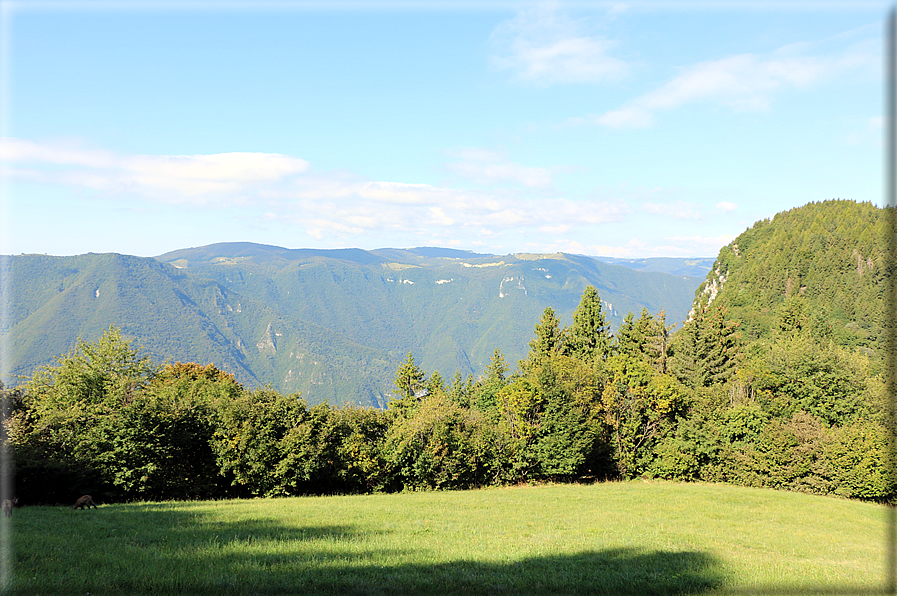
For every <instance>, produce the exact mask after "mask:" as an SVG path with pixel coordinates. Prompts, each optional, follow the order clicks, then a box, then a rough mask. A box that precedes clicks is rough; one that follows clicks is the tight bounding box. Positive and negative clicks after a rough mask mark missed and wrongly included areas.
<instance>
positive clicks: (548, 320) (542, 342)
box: [520, 306, 564, 370]
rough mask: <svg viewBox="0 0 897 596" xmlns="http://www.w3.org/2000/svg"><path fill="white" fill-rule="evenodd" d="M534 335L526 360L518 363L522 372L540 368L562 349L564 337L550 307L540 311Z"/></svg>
mask: <svg viewBox="0 0 897 596" xmlns="http://www.w3.org/2000/svg"><path fill="white" fill-rule="evenodd" d="M534 333H535V334H536V337H534V338H533V339H532V340H530V342H529V353H528V354H527V356H526V359H525V360H522V361H521V362H520V368H521V369H523V370H529V369H532V368H535V367H538V366H540V365H541V364H542V363H543V362H545V361H546V360H547V359H548V358H551V357H552V356H554V355H555V354H559V353H560V352H561V349H562V347H563V341H564V336H563V333H562V332H561V327H560V321H559V320H558V318H557V315H556V314H555V313H554V309H553V308H551V307H550V306H547V307H545V310H544V311H542V317H541V318H540V319H539V322H538V323H536V328H535V330H534Z"/></svg>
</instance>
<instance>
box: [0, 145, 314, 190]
mask: <svg viewBox="0 0 897 596" xmlns="http://www.w3.org/2000/svg"><path fill="white" fill-rule="evenodd" d="M0 159H2V160H3V162H4V165H5V169H4V175H5V176H8V177H10V178H13V179H14V178H22V179H28V180H31V181H35V182H44V183H51V184H62V185H69V186H80V187H85V188H90V189H94V190H100V191H106V192H118V193H132V192H139V193H142V194H144V195H148V196H153V197H155V198H160V199H162V200H167V201H173V202H180V201H191V202H198V203H202V202H206V201H207V200H212V199H217V200H220V199H221V197H222V196H230V197H231V198H234V197H236V196H239V195H240V194H241V193H244V192H247V191H249V190H250V189H252V187H254V186H257V185H259V184H264V183H271V182H276V181H280V180H282V179H284V178H287V177H289V176H293V175H296V174H300V173H302V172H305V171H306V170H307V169H308V167H309V164H308V162H307V161H305V160H302V159H298V158H295V157H289V156H286V155H279V154H275V153H218V154H213V155H120V154H116V153H113V152H111V151H106V150H100V149H90V148H83V147H80V146H77V145H75V144H72V143H64V142H48V143H37V142H34V141H29V140H26V139H16V138H3V139H0ZM48 166H52V167H48Z"/></svg>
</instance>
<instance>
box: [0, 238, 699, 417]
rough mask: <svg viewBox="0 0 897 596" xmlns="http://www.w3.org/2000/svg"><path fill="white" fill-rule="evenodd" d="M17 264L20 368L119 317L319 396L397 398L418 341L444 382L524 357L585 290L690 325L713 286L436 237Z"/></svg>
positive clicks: (161, 352) (153, 345)
mask: <svg viewBox="0 0 897 596" xmlns="http://www.w3.org/2000/svg"><path fill="white" fill-rule="evenodd" d="M7 266H8V268H9V269H8V272H7V275H8V276H9V279H10V281H11V283H10V286H9V287H11V294H12V295H11V296H10V300H9V304H10V310H9V317H8V320H7V322H6V324H7V328H5V329H2V330H0V331H2V333H3V335H4V336H5V337H6V339H7V342H8V343H7V345H8V346H9V348H10V352H11V358H10V361H11V362H12V363H13V369H12V371H11V372H12V374H14V375H28V374H30V373H31V371H33V370H34V369H35V368H36V367H38V366H41V365H45V364H48V363H50V362H52V359H53V357H54V356H56V355H58V354H61V353H65V352H67V351H68V350H69V349H71V347H72V346H73V345H74V344H75V341H76V339H77V338H78V337H81V338H82V339H84V340H85V341H94V340H96V339H97V338H98V337H99V336H100V335H101V334H102V332H103V331H104V330H106V329H108V328H109V326H110V325H115V326H117V327H120V328H121V329H122V333H123V334H124V335H125V336H127V337H130V338H133V339H134V344H135V345H136V346H143V348H144V350H145V352H146V353H148V354H149V355H151V356H152V357H153V358H154V359H155V360H157V361H158V362H163V361H165V360H169V359H170V360H172V361H195V362H200V363H210V362H211V363H214V364H215V365H216V366H218V367H219V368H221V369H222V370H226V371H228V372H232V373H233V374H234V375H235V376H236V378H237V380H239V381H240V382H241V383H245V384H247V385H248V386H257V385H260V384H271V385H272V386H273V387H274V388H276V389H277V390H280V391H285V392H290V391H301V392H302V394H303V396H304V397H305V398H306V399H307V400H308V401H309V402H310V403H317V402H320V401H322V400H328V401H330V402H331V403H346V402H354V403H362V404H373V405H383V404H384V402H385V401H386V400H387V399H388V398H389V396H390V392H391V389H392V386H391V382H392V377H393V375H394V372H395V370H396V367H397V365H398V364H399V362H401V361H402V359H403V358H404V357H405V356H406V355H407V354H408V352H409V351H411V352H414V354H415V355H416V357H417V358H418V361H419V362H420V363H421V364H422V365H423V366H425V367H426V368H427V369H428V370H439V371H442V372H443V374H444V375H446V376H447V377H449V376H451V375H452V374H453V373H454V372H455V371H460V372H461V373H462V374H465V375H466V374H468V373H473V374H477V373H479V372H481V371H482V370H483V368H484V367H485V366H486V365H487V364H488V362H489V358H490V356H491V355H492V353H493V351H494V350H495V349H496V348H498V349H500V350H502V351H503V352H504V353H505V354H506V356H507V357H508V359H509V361H511V362H514V361H516V360H517V359H519V358H521V357H522V356H523V355H524V353H525V351H526V347H527V344H528V342H529V340H530V338H531V335H532V328H533V325H534V324H535V322H536V321H537V320H538V318H539V316H540V314H541V312H542V310H543V309H544V308H545V307H546V306H548V305H551V306H553V307H554V308H555V309H556V310H557V312H558V314H559V315H560V316H561V317H566V318H568V319H569V317H570V315H571V313H572V311H573V309H574V308H575V306H576V304H577V303H578V301H579V298H580V295H581V293H582V291H583V289H584V288H585V287H586V286H587V285H590V284H591V285H594V286H595V287H596V288H597V289H598V291H599V292H600V295H601V299H602V300H603V301H604V302H605V310H606V313H607V317H608V321H609V322H610V323H611V325H612V327H614V328H616V326H618V325H619V324H620V323H621V322H622V319H623V317H624V316H625V315H626V314H627V313H628V312H629V311H633V312H636V313H637V312H640V311H641V310H642V308H647V309H648V310H649V311H650V312H652V313H656V312H659V311H660V310H661V309H666V312H667V320H668V321H670V322H674V321H681V320H684V318H685V317H686V314H687V312H688V309H689V307H690V304H691V301H692V299H693V297H694V291H695V288H696V287H697V286H698V285H699V283H700V279H699V278H696V277H688V276H674V275H668V274H664V273H657V272H651V273H645V272H639V271H635V270H633V269H631V268H626V267H622V266H616V265H609V264H605V263H602V262H599V261H597V260H595V259H593V258H591V257H581V256H573V255H565V254H556V255H506V256H495V255H483V254H476V253H469V252H466V251H458V250H454V249H444V248H434V247H424V248H417V249H408V250H400V249H382V250H377V251H364V250H360V249H340V250H317V249H286V248H281V247H274V246H265V245H258V244H251V243H226V244H216V245H210V246H204V247H198V248H190V249H183V250H179V251H175V252H172V253H168V254H166V255H162V256H160V257H157V258H156V259H149V258H140V257H133V256H127V255H118V254H102V255H98V254H89V255H80V256H74V257H49V256H45V255H21V256H13V257H8V258H7ZM10 381H11V379H5V380H4V382H7V383H9V382H10ZM12 384H14V381H13V383H12Z"/></svg>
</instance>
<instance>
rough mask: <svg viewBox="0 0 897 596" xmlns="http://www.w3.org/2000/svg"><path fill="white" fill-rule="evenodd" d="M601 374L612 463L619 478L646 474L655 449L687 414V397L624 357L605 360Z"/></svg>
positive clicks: (639, 361) (671, 380) (675, 383)
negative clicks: (677, 421)
mask: <svg viewBox="0 0 897 596" xmlns="http://www.w3.org/2000/svg"><path fill="white" fill-rule="evenodd" d="M606 370H607V373H608V379H607V383H606V385H605V387H604V391H603V393H602V395H601V400H602V404H603V408H604V415H605V420H606V423H607V425H608V427H609V428H610V432H611V443H612V445H613V448H614V457H615V460H616V464H617V468H618V472H619V474H620V476H622V477H623V478H633V477H636V476H639V475H641V474H644V473H646V472H647V471H648V469H649V467H650V465H651V459H652V457H653V452H654V448H655V446H656V445H657V444H658V443H659V442H661V441H662V439H663V438H664V437H665V436H666V435H667V434H669V433H671V431H672V429H673V428H674V424H675V422H676V420H677V418H679V417H681V416H683V415H684V414H685V413H686V408H687V403H688V391H687V389H686V388H685V387H684V386H683V385H682V384H681V383H679V381H677V380H676V379H674V378H673V377H670V376H669V375H663V374H658V373H657V372H656V371H655V370H654V369H653V368H652V367H651V365H650V364H649V363H648V362H646V361H645V360H642V359H639V358H635V357H633V356H629V355H626V354H617V355H615V356H612V357H611V358H610V359H608V362H607V369H606ZM666 448H667V449H669V445H668V446H667V447H666Z"/></svg>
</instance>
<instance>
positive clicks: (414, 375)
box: [388, 352, 441, 415]
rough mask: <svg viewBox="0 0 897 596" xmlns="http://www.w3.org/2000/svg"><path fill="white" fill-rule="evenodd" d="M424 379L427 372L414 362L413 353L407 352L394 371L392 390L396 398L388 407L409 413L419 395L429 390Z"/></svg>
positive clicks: (417, 401) (416, 402)
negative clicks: (393, 387) (393, 386)
mask: <svg viewBox="0 0 897 596" xmlns="http://www.w3.org/2000/svg"><path fill="white" fill-rule="evenodd" d="M426 379H427V373H425V372H424V371H423V370H422V369H421V368H420V367H419V366H418V365H417V363H415V362H414V354H412V353H411V352H408V356H407V357H405V360H404V361H403V362H402V364H401V365H399V369H398V370H397V371H396V377H395V379H394V380H393V384H394V385H395V389H393V391H392V392H393V393H394V394H395V396H396V398H397V399H394V400H393V401H391V402H389V406H388V407H389V409H390V410H393V411H395V412H398V413H399V414H402V415H405V414H408V413H410V412H411V411H412V410H413V409H414V407H415V406H416V405H417V404H418V403H419V402H420V397H422V396H423V394H425V393H427V391H428V390H429V387H428V385H427V380H426ZM440 381H441V380H440Z"/></svg>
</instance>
